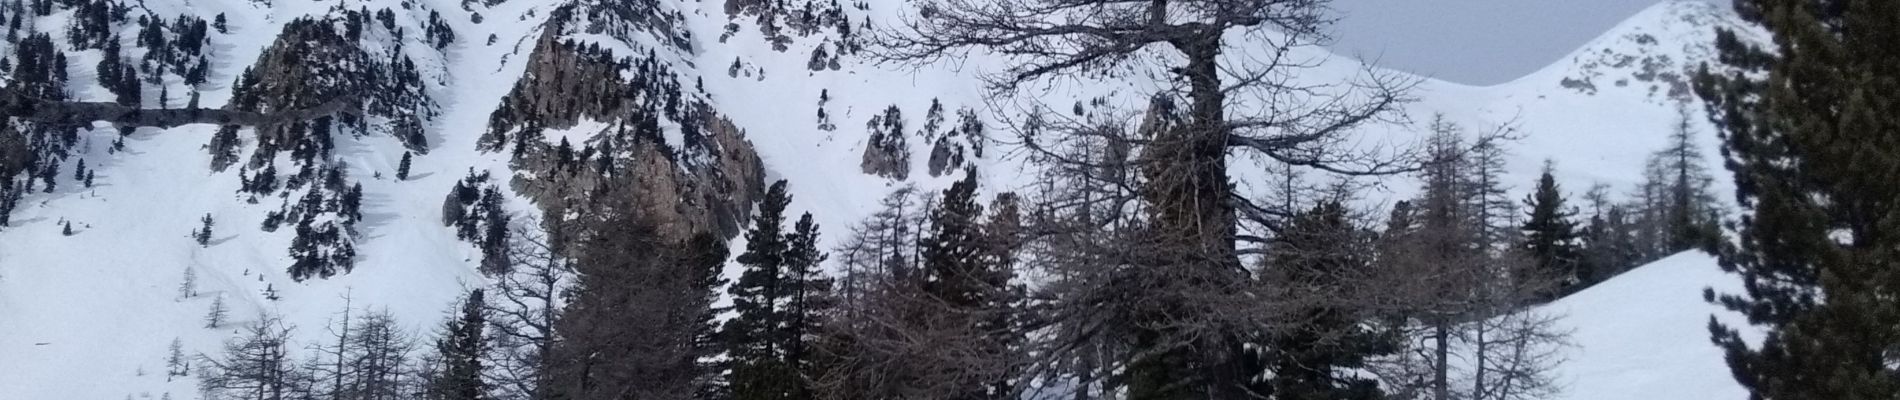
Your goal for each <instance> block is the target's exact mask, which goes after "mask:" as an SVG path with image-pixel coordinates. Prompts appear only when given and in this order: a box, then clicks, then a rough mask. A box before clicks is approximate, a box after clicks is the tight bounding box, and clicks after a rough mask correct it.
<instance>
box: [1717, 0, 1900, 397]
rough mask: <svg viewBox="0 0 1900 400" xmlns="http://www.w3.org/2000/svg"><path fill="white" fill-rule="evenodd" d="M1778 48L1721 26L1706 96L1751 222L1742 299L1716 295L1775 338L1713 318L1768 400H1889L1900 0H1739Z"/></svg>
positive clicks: (1898, 194)
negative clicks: (1746, 333)
mask: <svg viewBox="0 0 1900 400" xmlns="http://www.w3.org/2000/svg"><path fill="white" fill-rule="evenodd" d="M1735 7H1736V8H1735V9H1736V11H1738V12H1739V14H1741V15H1742V17H1743V18H1744V19H1746V20H1748V21H1750V22H1753V23H1756V24H1759V25H1761V26H1762V27H1764V28H1766V32H1767V33H1769V34H1771V35H1772V37H1773V41H1772V44H1768V46H1770V47H1766V48H1764V47H1760V46H1761V45H1758V44H1754V43H1751V42H1750V41H1748V40H1747V39H1743V37H1744V35H1743V34H1741V33H1739V32H1735V31H1733V30H1730V29H1722V30H1719V31H1718V33H1717V35H1716V38H1717V41H1716V47H1717V50H1718V52H1719V53H1720V57H1719V60H1721V62H1722V63H1723V64H1724V65H1721V66H1720V67H1719V68H1718V69H1710V68H1705V69H1704V70H1703V71H1702V73H1700V74H1699V76H1698V78H1697V80H1696V93H1697V94H1698V95H1699V96H1700V97H1701V98H1702V99H1704V100H1706V101H1707V102H1708V107H1709V110H1710V114H1711V115H1712V120H1713V121H1714V122H1715V124H1716V125H1717V126H1719V127H1721V129H1723V131H1724V134H1723V135H1722V137H1723V139H1724V142H1725V143H1724V150H1723V154H1724V156H1725V158H1727V162H1726V163H1725V164H1726V165H1728V166H1729V167H1730V169H1731V171H1733V172H1734V175H1735V186H1736V191H1737V193H1736V198H1737V200H1739V201H1738V203H1740V204H1741V205H1742V206H1743V209H1744V211H1745V213H1747V214H1748V215H1746V216H1745V217H1744V218H1742V219H1741V223H1740V226H1739V228H1740V233H1739V237H1738V238H1737V239H1738V240H1736V243H1737V244H1736V245H1734V246H1730V247H1727V248H1725V249H1723V250H1722V251H1721V252H1720V258H1719V259H1720V262H1721V265H1722V268H1723V269H1724V270H1727V271H1729V272H1732V273H1735V274H1738V275H1740V276H1741V277H1742V281H1743V284H1744V287H1745V289H1746V290H1745V291H1744V292H1743V293H1739V294H1736V293H1725V294H1722V295H1721V296H1720V297H1719V298H1716V297H1715V293H1712V292H1711V291H1707V290H1705V291H1704V295H1705V297H1710V298H1712V299H1714V300H1717V301H1719V302H1720V303H1721V304H1722V305H1724V306H1726V307H1727V308H1728V309H1730V310H1734V311H1737V312H1740V313H1742V314H1744V315H1746V316H1747V317H1748V321H1749V323H1750V324H1752V325H1756V326H1757V328H1755V329H1750V330H1751V331H1754V330H1757V329H1759V330H1760V331H1765V335H1760V336H1757V335H1749V336H1754V337H1755V338H1758V340H1751V338H1745V337H1743V335H1742V334H1740V333H1739V332H1737V330H1736V329H1735V328H1733V327H1731V326H1730V325H1728V324H1725V323H1722V322H1720V321H1715V320H1713V319H1711V321H1710V323H1709V325H1710V331H1711V332H1712V333H1713V338H1714V341H1715V343H1716V344H1718V345H1720V346H1721V347H1722V348H1723V349H1724V350H1725V352H1726V357H1725V358H1726V359H1727V360H1728V364H1729V368H1730V369H1731V370H1732V372H1733V373H1734V376H1735V378H1736V380H1737V381H1739V382H1740V383H1741V385H1742V387H1744V388H1747V389H1748V390H1749V391H1750V392H1751V397H1752V398H1756V399H1839V400H1867V399H1891V398H1893V397H1894V394H1895V393H1900V366H1896V364H1895V363H1894V362H1893V361H1892V360H1893V356H1892V355H1893V349H1894V348H1896V347H1900V310H1897V309H1896V304H1897V303H1896V302H1895V301H1894V300H1893V299H1895V298H1900V286H1896V285H1894V284H1892V282H1895V281H1896V279H1900V269H1896V268H1894V263H1895V262H1896V261H1900V260H1897V258H1900V257H1897V256H1896V255H1895V254H1894V253H1893V251H1892V246H1893V243H1894V240H1895V239H1894V238H1895V237H1896V235H1900V209H1896V208H1894V207H1893V201H1894V199H1896V198H1900V185H1894V184H1893V182H1894V181H1896V180H1900V173H1896V172H1895V171H1900V158H1896V157H1894V155H1895V154H1900V144H1896V143H1895V142H1894V141H1892V140H1889V138H1891V137H1892V136H1893V134H1894V132H1896V131H1900V116H1897V115H1896V114H1895V113H1894V112H1893V110H1894V108H1893V107H1892V106H1891V105H1892V104H1895V103H1896V102H1900V51H1896V48H1895V47H1894V46H1892V43H1895V42H1896V41H1900V24H1895V23H1893V21H1894V18H1895V16H1900V3H1897V2H1892V1H1867V0H1850V1H1797V0H1739V1H1736V2H1735Z"/></svg>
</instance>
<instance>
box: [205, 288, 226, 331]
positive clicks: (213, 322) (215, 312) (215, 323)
mask: <svg viewBox="0 0 1900 400" xmlns="http://www.w3.org/2000/svg"><path fill="white" fill-rule="evenodd" d="M230 312H231V310H230V309H227V308H225V307H224V295H218V296H217V297H214V298H212V299H211V311H208V312H206V313H205V327H206V328H211V329H218V328H222V327H224V318H225V316H226V315H227V314H230Z"/></svg>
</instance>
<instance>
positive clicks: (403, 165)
mask: <svg viewBox="0 0 1900 400" xmlns="http://www.w3.org/2000/svg"><path fill="white" fill-rule="evenodd" d="M410 157H411V154H410V153H409V152H407V151H405V152H402V162H400V163H397V164H396V180H399V181H406V180H409V158H410Z"/></svg>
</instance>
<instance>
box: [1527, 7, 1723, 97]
mask: <svg viewBox="0 0 1900 400" xmlns="http://www.w3.org/2000/svg"><path fill="white" fill-rule="evenodd" d="M1656 12H1658V14H1653V15H1650V16H1649V17H1650V18H1660V19H1662V20H1663V21H1665V22H1666V23H1665V24H1655V25H1654V26H1650V25H1643V26H1636V27H1633V28H1631V29H1628V30H1626V31H1623V32H1621V33H1620V34H1619V35H1617V36H1611V37H1608V40H1604V41H1600V42H1599V43H1596V44H1595V45H1594V46H1592V48H1591V49H1589V50H1586V51H1583V52H1580V53H1577V55H1576V56H1575V57H1573V58H1572V59H1571V62H1572V63H1574V67H1573V68H1572V69H1571V70H1570V71H1569V72H1568V73H1566V74H1565V75H1564V76H1563V77H1562V78H1560V79H1559V80H1558V82H1557V83H1558V85H1560V86H1563V87H1564V88H1567V89H1570V90H1574V91H1576V92H1578V93H1583V94H1596V93H1597V92H1598V91H1599V90H1606V89H1610V88H1624V87H1633V88H1638V89H1641V90H1644V91H1645V92H1647V94H1648V95H1649V96H1650V97H1651V98H1652V99H1654V100H1659V101H1684V100H1688V99H1689V97H1690V92H1689V90H1690V86H1689V85H1690V82H1689V77H1691V76H1694V71H1693V70H1694V69H1695V68H1696V65H1694V63H1695V60H1709V59H1713V57H1714V55H1715V54H1714V46H1713V44H1714V43H1715V40H1714V37H1713V36H1714V32H1715V28H1716V27H1717V26H1726V27H1729V28H1737V27H1735V26H1732V24H1733V18H1729V17H1726V16H1724V15H1722V14H1723V13H1724V11H1723V10H1721V9H1720V8H1719V6H1717V5H1714V4H1708V3H1704V2H1677V3H1673V4H1670V5H1668V6H1666V8H1662V9H1659V10H1657V11H1656ZM1676 46H1680V47H1676Z"/></svg>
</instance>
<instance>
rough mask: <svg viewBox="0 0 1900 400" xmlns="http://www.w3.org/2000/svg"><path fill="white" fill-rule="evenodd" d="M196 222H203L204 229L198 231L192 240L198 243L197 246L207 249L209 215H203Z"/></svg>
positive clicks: (209, 231)
mask: <svg viewBox="0 0 1900 400" xmlns="http://www.w3.org/2000/svg"><path fill="white" fill-rule="evenodd" d="M198 220H199V221H204V227H203V228H199V229H198V232H197V233H196V234H195V235H193V239H195V240H197V241H198V245H199V246H205V247H209V246H211V214H205V216H204V218H199V219H198Z"/></svg>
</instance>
